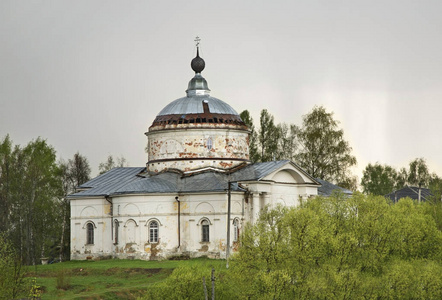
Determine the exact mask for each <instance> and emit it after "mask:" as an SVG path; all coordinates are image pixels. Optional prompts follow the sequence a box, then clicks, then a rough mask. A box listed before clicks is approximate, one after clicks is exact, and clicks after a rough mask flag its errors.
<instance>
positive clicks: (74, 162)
mask: <svg viewBox="0 0 442 300" xmlns="http://www.w3.org/2000/svg"><path fill="white" fill-rule="evenodd" d="M68 164H69V173H70V178H71V180H72V182H73V185H74V187H77V186H80V185H81V184H83V183H85V182H87V181H89V180H91V167H90V166H89V162H88V160H87V158H86V156H83V155H81V154H80V153H79V152H77V153H75V154H74V157H73V158H72V159H69V161H68Z"/></svg>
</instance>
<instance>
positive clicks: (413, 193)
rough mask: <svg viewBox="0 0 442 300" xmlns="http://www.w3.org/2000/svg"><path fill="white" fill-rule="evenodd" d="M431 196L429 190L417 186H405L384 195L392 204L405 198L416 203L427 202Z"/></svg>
mask: <svg viewBox="0 0 442 300" xmlns="http://www.w3.org/2000/svg"><path fill="white" fill-rule="evenodd" d="M431 196H433V194H432V193H431V190H430V189H427V188H419V187H417V186H405V187H403V188H401V189H399V190H396V191H393V192H391V193H390V194H387V195H385V197H386V198H388V199H390V200H391V201H393V202H394V203H396V202H398V201H399V199H402V198H406V197H408V198H411V199H413V200H417V201H427V200H429V198H430V197H431Z"/></svg>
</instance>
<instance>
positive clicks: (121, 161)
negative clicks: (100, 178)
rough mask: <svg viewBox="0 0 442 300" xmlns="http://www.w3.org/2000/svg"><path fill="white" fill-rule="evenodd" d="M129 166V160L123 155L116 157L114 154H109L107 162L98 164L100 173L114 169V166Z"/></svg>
mask: <svg viewBox="0 0 442 300" xmlns="http://www.w3.org/2000/svg"><path fill="white" fill-rule="evenodd" d="M146 149H147V148H146ZM127 166H128V163H127V160H126V158H124V157H123V156H121V157H117V158H114V157H113V156H112V155H109V156H108V157H107V159H106V161H105V162H102V163H100V164H99V166H98V170H99V171H100V173H99V175H101V174H104V173H106V172H107V171H110V170H112V169H113V168H119V167H127Z"/></svg>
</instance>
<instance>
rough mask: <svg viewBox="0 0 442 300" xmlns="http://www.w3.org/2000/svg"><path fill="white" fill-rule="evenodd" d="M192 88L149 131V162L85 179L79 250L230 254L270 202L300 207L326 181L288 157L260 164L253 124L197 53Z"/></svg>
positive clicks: (75, 242) (77, 215) (75, 254)
mask: <svg viewBox="0 0 442 300" xmlns="http://www.w3.org/2000/svg"><path fill="white" fill-rule="evenodd" d="M191 67H192V69H193V70H194V72H195V76H194V77H193V78H192V79H191V80H190V82H189V85H188V89H187V91H186V96H185V97H183V98H179V99H177V100H175V101H172V102H171V103H169V104H168V105H166V107H164V109H163V110H161V111H160V113H159V114H158V115H157V117H156V118H155V120H154V121H153V123H152V125H151V126H150V127H149V129H148V131H147V132H146V136H147V138H148V146H147V151H148V161H147V164H146V167H130V168H115V169H112V170H110V171H109V172H107V173H105V174H102V175H100V176H98V177H96V178H94V179H92V180H90V181H89V182H86V183H84V184H82V185H81V186H79V187H78V189H77V192H76V193H75V194H72V195H70V196H69V199H70V203H71V259H74V260H75V259H99V258H100V257H114V258H137V259H146V260H148V259H151V260H153V259H167V258H171V257H173V256H180V255H186V256H189V257H198V256H208V257H214V258H225V257H226V255H227V253H229V252H230V253H231V252H232V251H233V252H234V251H235V250H236V249H237V246H238V241H239V236H240V233H241V230H242V228H243V226H244V224H246V223H247V222H250V223H254V222H255V221H256V220H257V218H258V215H259V212H260V210H261V209H262V208H263V207H265V206H276V205H278V204H281V205H285V206H296V205H298V204H299V202H300V201H302V199H306V198H308V197H310V196H314V195H317V194H318V188H319V187H320V186H321V184H320V183H319V182H318V181H317V180H316V179H314V178H312V177H311V176H310V175H309V174H307V173H306V172H305V171H303V170H302V169H301V168H300V167H299V166H297V165H296V164H295V163H293V162H290V161H271V162H265V163H255V164H252V163H251V162H250V160H249V130H248V128H247V126H246V124H244V122H243V121H242V120H241V118H240V116H239V115H238V113H237V112H236V111H235V110H234V109H233V108H232V107H231V106H230V105H228V104H227V103H225V102H224V101H222V100H220V99H217V98H214V97H212V96H210V90H209V88H208V84H207V81H206V80H205V79H204V78H203V77H202V75H201V72H202V71H203V69H204V67H205V62H204V60H203V59H202V58H200V57H199V51H198V48H197V56H196V57H195V58H194V59H193V60H192V62H191Z"/></svg>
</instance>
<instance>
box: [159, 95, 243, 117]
mask: <svg viewBox="0 0 442 300" xmlns="http://www.w3.org/2000/svg"><path fill="white" fill-rule="evenodd" d="M203 101H207V104H208V105H209V110H210V113H212V114H226V115H236V116H237V115H238V113H237V112H236V111H235V110H234V109H233V108H232V107H231V106H230V105H229V104H227V103H225V102H224V101H222V100H220V99H217V98H214V97H211V96H209V95H193V96H190V97H189V96H188V97H183V98H179V99H177V100H175V101H172V102H171V103H169V104H168V105H166V107H164V108H163V109H162V110H161V111H160V113H159V114H158V116H165V115H179V114H183V115H184V114H202V113H204V108H203Z"/></svg>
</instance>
